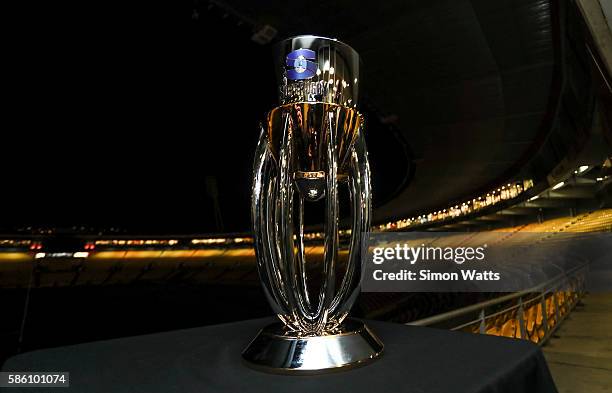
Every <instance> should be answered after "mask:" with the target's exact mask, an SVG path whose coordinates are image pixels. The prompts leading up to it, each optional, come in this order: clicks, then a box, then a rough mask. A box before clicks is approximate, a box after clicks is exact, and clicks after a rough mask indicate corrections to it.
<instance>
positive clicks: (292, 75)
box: [286, 49, 317, 80]
mask: <svg viewBox="0 0 612 393" xmlns="http://www.w3.org/2000/svg"><path fill="white" fill-rule="evenodd" d="M316 58H317V54H316V53H315V51H313V50H310V49H297V50H294V51H293V52H290V53H289V54H288V55H287V59H286V64H287V66H288V67H292V68H291V69H288V70H287V79H291V80H302V79H310V78H312V77H313V76H315V74H316V72H317V63H316V61H315V60H316Z"/></svg>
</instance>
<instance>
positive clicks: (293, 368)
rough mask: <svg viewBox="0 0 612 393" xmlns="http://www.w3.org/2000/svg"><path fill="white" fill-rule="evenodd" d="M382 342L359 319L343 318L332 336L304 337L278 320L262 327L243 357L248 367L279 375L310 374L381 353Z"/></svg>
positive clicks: (351, 364)
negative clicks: (341, 323)
mask: <svg viewBox="0 0 612 393" xmlns="http://www.w3.org/2000/svg"><path fill="white" fill-rule="evenodd" d="M382 350H383V344H382V343H381V342H380V340H379V339H378V338H377V337H376V336H375V335H374V334H372V332H371V331H370V330H369V329H368V328H367V327H366V326H365V325H364V324H363V322H361V321H357V320H354V319H347V321H346V323H345V327H344V329H342V330H341V331H339V332H338V333H337V334H334V335H325V336H306V337H302V336H299V335H296V334H295V333H294V332H291V331H288V330H287V328H286V327H285V326H284V325H283V324H282V323H275V324H273V325H269V326H266V327H265V328H264V329H262V330H261V331H260V332H259V334H258V335H257V337H255V339H254V340H253V341H252V342H251V344H249V346H248V347H247V349H246V350H245V351H244V353H243V357H244V358H245V359H246V360H247V361H248V362H249V363H248V364H249V365H250V366H252V367H255V368H257V369H260V370H262V371H268V372H275V373H283V374H314V373H320V372H333V371H339V370H343V369H345V368H349V367H350V368H353V367H359V366H362V365H365V364H367V363H368V362H370V361H372V360H374V359H376V358H377V357H378V356H380V355H381V353H382Z"/></svg>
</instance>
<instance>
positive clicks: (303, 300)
mask: <svg viewBox="0 0 612 393" xmlns="http://www.w3.org/2000/svg"><path fill="white" fill-rule="evenodd" d="M275 61H276V64H275V67H276V74H277V77H278V82H279V95H280V105H279V106H277V107H276V108H274V109H272V110H271V111H270V112H269V113H268V114H267V118H266V122H265V124H264V125H262V127H261V136H260V138H259V143H258V146H257V151H256V154H255V163H254V168H253V176H254V179H253V195H252V205H251V215H252V220H253V229H254V232H255V250H256V254H257V267H258V271H259V276H260V279H261V282H262V284H263V287H264V291H265V294H266V296H267V298H268V301H269V302H270V305H271V306H272V308H273V310H274V312H275V313H276V314H277V316H278V318H279V319H280V322H277V323H274V324H272V325H269V326H267V327H265V328H264V329H263V330H261V331H260V332H259V334H258V335H257V336H256V337H255V339H254V340H253V341H252V342H251V343H250V344H249V346H248V347H247V348H246V349H245V350H244V352H243V354H242V356H243V357H244V359H245V360H246V361H247V362H248V363H249V364H250V365H251V366H254V367H256V368H258V369H262V370H265V371H271V372H287V373H317V372H324V371H331V370H338V369H343V368H346V367H354V366H358V365H362V364H364V363H366V362H368V361H371V360H373V359H375V358H377V357H379V356H380V355H381V354H382V350H383V344H382V343H381V341H380V340H379V339H378V338H377V337H376V336H375V335H374V334H373V333H372V331H370V330H369V329H368V327H367V326H365V325H364V323H363V322H361V321H359V320H355V319H350V318H347V315H348V312H349V310H350V309H351V307H352V305H353V303H354V302H355V299H356V298H357V295H358V294H359V288H360V280H361V255H362V247H361V236H362V233H363V232H365V231H368V230H369V225H370V211H371V207H370V201H371V191H370V169H369V165H368V155H367V151H366V146H365V142H364V135H363V133H364V121H363V117H362V115H361V114H360V113H359V112H358V111H357V104H358V98H359V97H358V92H359V85H360V80H359V55H358V54H357V52H356V51H355V50H354V49H353V48H351V47H350V46H348V45H346V44H344V43H342V42H340V41H338V40H335V39H330V38H323V37H316V36H298V37H294V38H289V39H287V40H284V41H282V42H281V43H279V44H278V45H277V47H276V51H275ZM342 188H346V190H347V192H346V195H348V198H344V199H347V202H348V204H349V205H348V206H349V209H348V210H349V211H350V217H347V219H346V223H347V227H350V229H349V230H347V233H350V239H349V240H348V250H346V249H345V248H344V247H343V248H341V247H340V236H339V225H340V217H339V213H340V209H339V202H340V199H341V198H339V195H340V194H342V193H341V192H340V191H342ZM342 195H344V194H342ZM317 201H318V202H317ZM309 203H312V204H317V203H318V204H324V208H323V209H324V220H323V221H324V229H323V234H324V235H323V238H324V243H323V250H322V254H323V255H322V263H318V264H317V263H314V262H313V261H307V260H306V253H305V247H304V240H305V236H307V235H305V233H304V210H305V208H308V204H309ZM347 251H348V252H347ZM343 258H344V260H342V259H343ZM313 265H317V266H319V267H320V271H319V272H318V275H319V276H320V279H319V280H315V279H313V277H312V276H313V275H314V274H313V273H312V270H313V269H312V268H311V267H312V266H313ZM317 284H318V285H317ZM315 287H316V288H315Z"/></svg>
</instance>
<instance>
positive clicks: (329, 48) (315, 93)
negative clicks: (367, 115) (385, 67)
mask: <svg viewBox="0 0 612 393" xmlns="http://www.w3.org/2000/svg"><path fill="white" fill-rule="evenodd" d="M274 55H275V67H276V75H277V80H278V84H279V101H280V103H281V104H288V103H294V102H325V103H328V104H339V105H344V106H347V107H351V108H356V107H357V104H358V100H359V55H358V54H357V52H356V51H355V50H354V49H353V48H351V47H350V46H348V45H347V44H345V43H343V42H340V41H338V40H336V39H332V38H325V37H318V36H313V35H303V36H298V37H293V38H289V39H286V40H284V41H282V42H281V43H279V44H278V45H277V46H276V48H275V52H274Z"/></svg>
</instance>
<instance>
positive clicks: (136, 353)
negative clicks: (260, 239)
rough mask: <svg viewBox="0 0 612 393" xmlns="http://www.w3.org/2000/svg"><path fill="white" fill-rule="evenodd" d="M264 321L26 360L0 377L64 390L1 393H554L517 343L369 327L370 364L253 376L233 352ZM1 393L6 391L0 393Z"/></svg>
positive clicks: (532, 355) (530, 350) (536, 360)
mask: <svg viewBox="0 0 612 393" xmlns="http://www.w3.org/2000/svg"><path fill="white" fill-rule="evenodd" d="M270 321H271V320H270V319H259V320H250V321H244V322H236V323H230V324H224V325H216V326H208V327H202V328H195V329H188V330H178V331H173V332H167V333H159V334H151V335H146V336H138V337H129V338H122V339H116V340H109V341H100V342H94V343H89V344H80V345H73V346H68V347H61V348H54V349H47V350H40V351H34V352H29V353H25V354H21V355H19V356H15V357H13V358H11V359H9V360H8V361H7V362H6V363H5V364H4V366H3V371H56V372H57V371H68V372H70V387H69V388H53V389H41V388H10V389H5V391H6V392H16V393H26V392H30V391H31V392H36V393H43V392H45V391H48V390H52V391H53V392H58V393H61V392H103V393H120V392H138V393H156V392H160V393H173V392H181V393H182V392H190V393H191V392H193V393H207V392H230V393H242V392H266V393H269V392H283V393H285V392H286V393H301V392H304V393H306V392H307V393H343V392H351V393H360V392H367V393H378V392H393V393H408V392H411V393H413V392H414V393H416V392H419V393H462V392H471V393H476V392H478V393H484V392H487V393H502V392H512V393H521V392H542V393H548V392H556V391H557V390H556V388H555V385H554V383H553V381H552V378H551V376H550V373H549V371H548V367H547V365H546V362H545V360H544V357H543V355H542V352H541V351H540V348H539V347H537V346H536V345H533V344H531V343H529V342H526V341H522V340H514V339H506V338H499V337H492V336H485V335H477V334H468V333H461V332H450V331H445V330H437V329H430V328H423V327H413V326H404V325H399V324H391V323H384V322H375V321H370V322H368V325H369V326H370V327H371V328H372V329H373V330H374V331H375V332H376V333H377V334H378V336H379V337H380V338H381V339H382V340H383V342H384V344H385V353H384V354H383V356H382V358H380V359H379V360H377V361H375V362H374V363H372V364H370V365H368V366H365V367H361V368H357V369H352V370H348V371H345V372H338V373H331V374H326V375H318V376H287V375H272V374H266V373H262V372H258V371H255V370H252V369H250V368H248V367H247V366H245V365H244V364H243V363H242V361H241V356H240V353H241V351H242V349H243V348H244V347H245V346H246V345H247V344H248V342H249V341H250V340H251V339H252V338H253V337H254V336H255V334H256V333H257V331H258V329H259V328H261V327H263V326H264V325H266V324H267V323H269V322H270ZM3 392H4V390H3Z"/></svg>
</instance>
